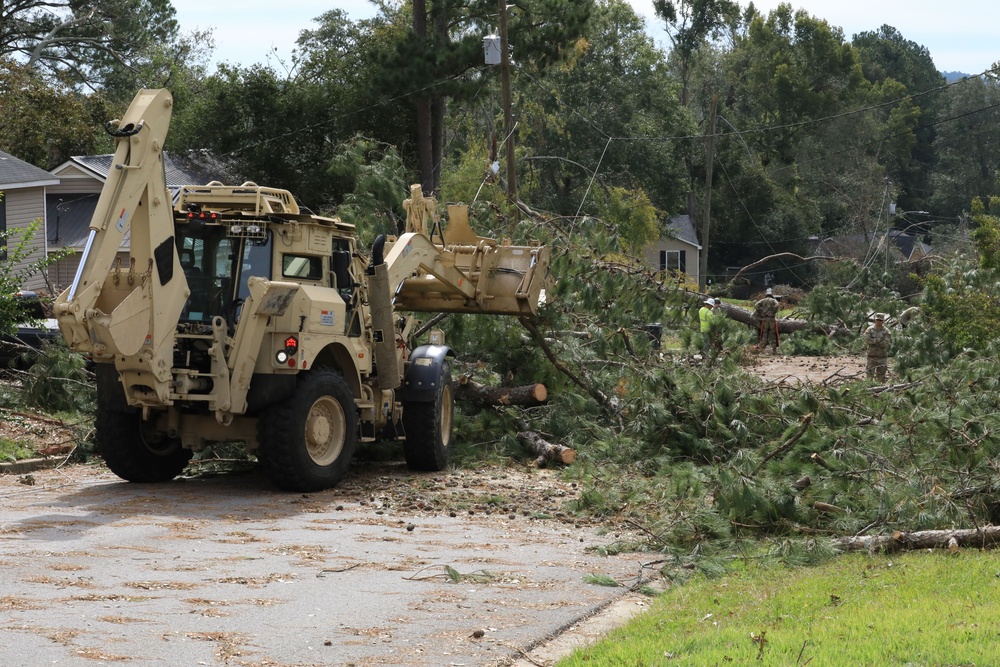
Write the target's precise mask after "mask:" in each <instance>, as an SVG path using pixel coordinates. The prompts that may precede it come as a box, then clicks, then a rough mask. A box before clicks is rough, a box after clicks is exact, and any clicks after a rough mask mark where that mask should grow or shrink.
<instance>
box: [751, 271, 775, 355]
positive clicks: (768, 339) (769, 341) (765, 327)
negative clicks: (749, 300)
mask: <svg viewBox="0 0 1000 667" xmlns="http://www.w3.org/2000/svg"><path fill="white" fill-rule="evenodd" d="M777 314H778V301H777V299H775V297H774V296H773V295H772V294H771V288H770V287H769V288H768V289H767V296H765V297H764V298H763V299H761V300H760V301H758V302H757V303H755V304H754V305H753V320H754V321H755V322H757V323H758V327H759V329H758V331H759V333H760V338H759V340H758V342H757V349H760V350H764V349H767V348H768V346H770V347H771V348H772V350H773V354H777V353H778V323H777V321H776V320H775V316H776V315H777Z"/></svg>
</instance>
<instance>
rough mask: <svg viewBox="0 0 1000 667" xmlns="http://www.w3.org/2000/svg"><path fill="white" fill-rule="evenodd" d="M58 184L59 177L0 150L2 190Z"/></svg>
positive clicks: (0, 186) (0, 182) (0, 184)
mask: <svg viewBox="0 0 1000 667" xmlns="http://www.w3.org/2000/svg"><path fill="white" fill-rule="evenodd" d="M58 184H59V179H58V178H56V177H55V176H53V175H52V174H50V173H49V172H47V171H45V170H44V169H41V168H40V167H36V166H35V165H33V164H28V163H27V162H25V161H24V160H19V159H17V158H16V157H14V156H13V155H11V154H9V153H4V152H3V151H0V190H4V189H9V190H13V189H17V188H27V187H33V186H43V185H58Z"/></svg>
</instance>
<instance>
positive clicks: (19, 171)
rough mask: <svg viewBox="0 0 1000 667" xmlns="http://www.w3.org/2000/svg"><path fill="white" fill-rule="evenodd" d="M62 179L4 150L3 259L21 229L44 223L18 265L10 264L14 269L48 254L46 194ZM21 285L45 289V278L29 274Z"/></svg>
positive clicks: (0, 158)
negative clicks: (36, 223)
mask: <svg viewBox="0 0 1000 667" xmlns="http://www.w3.org/2000/svg"><path fill="white" fill-rule="evenodd" d="M58 184H59V179H58V178H57V177H56V176H53V175H52V174H50V173H49V172H47V171H45V170H44V169H40V168H38V167H36V166H34V165H31V164H28V163H27V162H24V161H23V160H18V159H17V158H16V157H14V156H13V155H10V154H8V153H4V152H3V151H0V192H2V193H3V199H2V200H0V234H2V235H4V237H5V238H4V239H3V240H0V261H3V262H7V261H8V250H10V249H11V248H12V247H13V245H14V244H16V243H17V242H18V238H19V237H18V232H19V231H20V230H24V229H26V228H27V227H28V226H29V225H31V224H32V223H33V222H35V221H38V222H39V224H40V225H41V226H40V228H39V230H38V232H37V233H36V234H35V235H34V236H33V237H32V239H31V244H30V247H31V250H30V252H29V254H28V256H27V257H24V258H22V260H21V261H20V262H19V263H18V265H16V266H13V267H10V268H11V269H12V270H13V271H14V272H17V271H18V270H19V269H23V268H24V267H26V266H27V265H28V264H30V263H31V262H34V261H38V260H39V259H43V258H44V257H46V255H47V252H48V249H47V248H46V244H45V231H44V230H45V197H46V195H47V193H48V190H49V188H52V187H54V186H57V185H58ZM20 287H24V288H26V289H30V290H44V289H45V288H46V284H45V278H44V276H42V275H41V274H35V275H30V276H27V277H26V279H25V280H24V281H23V284H22V285H20Z"/></svg>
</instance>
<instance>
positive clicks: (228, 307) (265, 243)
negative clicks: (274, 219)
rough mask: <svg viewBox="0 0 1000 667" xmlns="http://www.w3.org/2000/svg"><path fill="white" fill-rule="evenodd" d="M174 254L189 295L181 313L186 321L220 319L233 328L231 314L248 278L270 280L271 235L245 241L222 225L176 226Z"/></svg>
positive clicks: (247, 292) (245, 287)
mask: <svg viewBox="0 0 1000 667" xmlns="http://www.w3.org/2000/svg"><path fill="white" fill-rule="evenodd" d="M177 253H178V255H179V257H180V260H181V267H182V268H183V269H184V276H185V277H186V278H187V282H188V287H189V288H190V289H191V296H190V297H188V301H187V304H185V306H184V310H183V312H182V313H181V319H182V320H183V321H186V322H202V323H209V322H211V321H212V318H214V317H216V316H221V317H223V318H225V319H226V321H227V322H229V324H230V327H231V326H232V325H233V320H234V315H235V313H234V311H235V310H236V308H237V307H238V306H239V304H240V303H241V302H242V301H243V300H244V299H246V297H247V296H248V295H249V290H248V288H247V280H248V279H249V278H250V276H252V275H253V276H262V277H264V278H270V277H271V235H270V233H268V234H267V235H266V237H265V238H263V239H259V238H258V239H247V238H243V237H241V236H231V235H228V234H227V228H226V227H224V226H222V225H200V226H196V225H177Z"/></svg>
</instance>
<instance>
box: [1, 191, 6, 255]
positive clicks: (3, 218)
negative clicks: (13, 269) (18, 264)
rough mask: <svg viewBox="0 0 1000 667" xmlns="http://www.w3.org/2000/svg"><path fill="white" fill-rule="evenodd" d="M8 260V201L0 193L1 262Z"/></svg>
mask: <svg viewBox="0 0 1000 667" xmlns="http://www.w3.org/2000/svg"><path fill="white" fill-rule="evenodd" d="M6 259H7V200H6V198H4V196H3V193H2V192H0V262H2V261H4V260H6Z"/></svg>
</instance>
